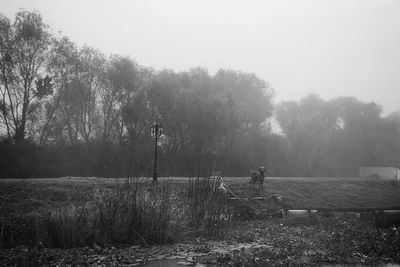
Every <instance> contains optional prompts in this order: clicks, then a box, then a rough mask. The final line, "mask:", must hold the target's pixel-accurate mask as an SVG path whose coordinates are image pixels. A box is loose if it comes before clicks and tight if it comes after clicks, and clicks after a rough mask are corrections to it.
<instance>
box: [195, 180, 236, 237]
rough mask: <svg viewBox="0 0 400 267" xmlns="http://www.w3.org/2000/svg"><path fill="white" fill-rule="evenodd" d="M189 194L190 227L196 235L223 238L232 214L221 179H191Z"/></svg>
mask: <svg viewBox="0 0 400 267" xmlns="http://www.w3.org/2000/svg"><path fill="white" fill-rule="evenodd" d="M187 196H188V210H187V215H188V216H189V227H190V228H191V229H192V231H194V233H195V235H196V236H207V237H215V238H223V237H224V236H225V235H226V234H227V233H228V229H229V226H230V221H231V219H232V216H231V211H230V208H229V206H228V205H227V203H226V197H225V194H224V191H223V190H221V188H220V181H218V180H216V179H212V178H209V177H207V178H196V179H193V180H190V182H189V185H188V188H187Z"/></svg>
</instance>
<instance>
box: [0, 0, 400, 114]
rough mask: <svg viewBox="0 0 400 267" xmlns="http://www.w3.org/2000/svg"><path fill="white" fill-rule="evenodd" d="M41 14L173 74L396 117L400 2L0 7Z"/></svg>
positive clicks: (84, 40)
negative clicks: (223, 76)
mask: <svg viewBox="0 0 400 267" xmlns="http://www.w3.org/2000/svg"><path fill="white" fill-rule="evenodd" d="M20 8H23V9H25V10H29V11H31V10H34V9H36V10H37V11H39V12H40V13H41V14H42V16H43V19H44V22H45V23H47V24H49V25H50V26H51V28H52V29H53V31H54V32H55V33H56V32H58V31H61V32H62V34H64V35H67V36H68V37H69V38H70V39H71V40H72V41H74V42H76V43H77V44H78V45H83V44H87V45H89V46H92V47H95V48H98V49H100V50H101V51H102V52H104V53H116V54H120V55H129V56H131V57H132V58H134V59H136V60H137V62H138V63H139V64H142V65H146V66H152V67H154V68H155V69H161V68H170V69H173V70H175V71H185V70H189V69H190V68H191V67H196V66H201V67H205V68H208V70H209V72H210V73H211V74H214V73H215V72H216V71H217V70H218V69H219V68H226V69H234V70H240V71H243V72H252V73H255V74H256V75H257V76H258V77H260V78H262V79H264V80H265V81H267V82H269V83H270V84H271V85H272V87H273V88H274V89H275V92H276V95H275V102H280V101H282V100H298V99H300V98H301V97H303V96H305V95H307V94H308V93H316V94H319V95H320V96H321V97H322V98H324V99H326V100H327V99H330V98H333V97H337V96H355V97H357V98H359V99H360V100H362V101H367V102H370V101H375V102H376V103H378V104H380V105H382V106H383V109H384V115H387V114H389V113H391V112H393V111H397V110H400V1H399V0H374V1H372V0H343V1H339V0H330V1H327V0H326V1H324V0H314V1H311V0H309V1H303V0H293V1H277V0H276V1H266V0H260V1H251V0H247V1H245V0H243V1H239V0H198V1H192V0H173V1H171V0H154V1H151V0H143V1H135V0H129V1H128V0H126V1H122V0H113V1H100V0H97V1H96V0H90V1H89V0H74V1H72V0H69V1H61V0H57V1H55V0H26V1H22V0H0V12H1V13H3V14H4V15H6V16H7V17H9V18H12V19H13V18H14V15H15V13H16V12H17V11H18V9H20Z"/></svg>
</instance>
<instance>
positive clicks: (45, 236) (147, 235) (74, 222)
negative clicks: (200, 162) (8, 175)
mask: <svg viewBox="0 0 400 267" xmlns="http://www.w3.org/2000/svg"><path fill="white" fill-rule="evenodd" d="M175 199H176V194H175V193H174V192H173V191H172V188H171V185H170V184H169V183H160V184H156V185H151V184H150V183H148V182H147V181H135V180H133V179H126V180H125V181H124V182H123V183H115V184H114V185H113V186H110V187H97V188H96V189H95V190H94V192H93V193H92V194H89V195H86V196H85V199H84V201H83V202H82V203H81V204H80V205H78V206H76V205H74V204H70V205H68V206H65V207H62V208H58V209H53V210H50V211H48V210H47V211H42V212H40V213H34V214H31V215H29V216H24V217H22V216H21V217H15V218H8V219H7V220H5V219H2V220H1V221H0V226H1V228H2V229H3V230H2V233H3V232H4V235H3V234H2V237H1V239H2V240H0V244H2V246H3V247H12V246H16V245H37V244H40V243H42V244H43V245H45V246H46V247H64V248H66V247H79V246H92V245H94V244H97V245H102V246H108V245H119V244H141V245H151V244H161V243H168V242H173V241H175V238H176V236H177V233H178V229H179V227H180V225H179V222H182V220H177V219H175V221H174V220H172V218H177V217H178V216H181V215H179V214H177V212H176V211H177V209H176V208H175V205H176V204H175V203H176V201H175ZM16 219H18V221H15V220H16ZM172 222H173V223H172Z"/></svg>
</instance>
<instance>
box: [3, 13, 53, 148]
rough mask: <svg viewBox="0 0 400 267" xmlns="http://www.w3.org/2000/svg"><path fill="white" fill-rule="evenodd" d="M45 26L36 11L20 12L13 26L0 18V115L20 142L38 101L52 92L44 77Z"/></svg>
mask: <svg viewBox="0 0 400 267" xmlns="http://www.w3.org/2000/svg"><path fill="white" fill-rule="evenodd" d="M49 37H50V35H49V33H48V27H47V25H45V24H44V23H43V21H42V17H41V15H40V14H39V13H37V12H27V11H20V12H18V13H17V14H16V17H15V21H14V23H13V24H11V22H10V21H9V20H8V19H7V18H5V17H3V16H1V17H0V72H1V73H0V96H1V98H2V99H1V105H0V107H1V116H2V121H3V123H4V124H5V125H6V129H7V134H8V137H9V138H13V139H14V141H15V143H21V142H23V141H24V139H25V136H26V129H27V123H28V121H29V119H30V118H31V116H32V115H33V114H34V113H35V112H36V111H37V108H38V106H39V104H38V103H39V102H41V99H43V98H44V97H45V96H46V95H49V94H51V93H52V88H51V79H50V77H45V72H44V70H45V62H46V53H45V52H46V50H47V48H48V45H49Z"/></svg>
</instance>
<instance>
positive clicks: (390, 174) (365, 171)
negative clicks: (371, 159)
mask: <svg viewBox="0 0 400 267" xmlns="http://www.w3.org/2000/svg"><path fill="white" fill-rule="evenodd" d="M360 177H361V178H380V179H385V180H399V179H400V169H398V168H395V167H381V166H365V167H360Z"/></svg>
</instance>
